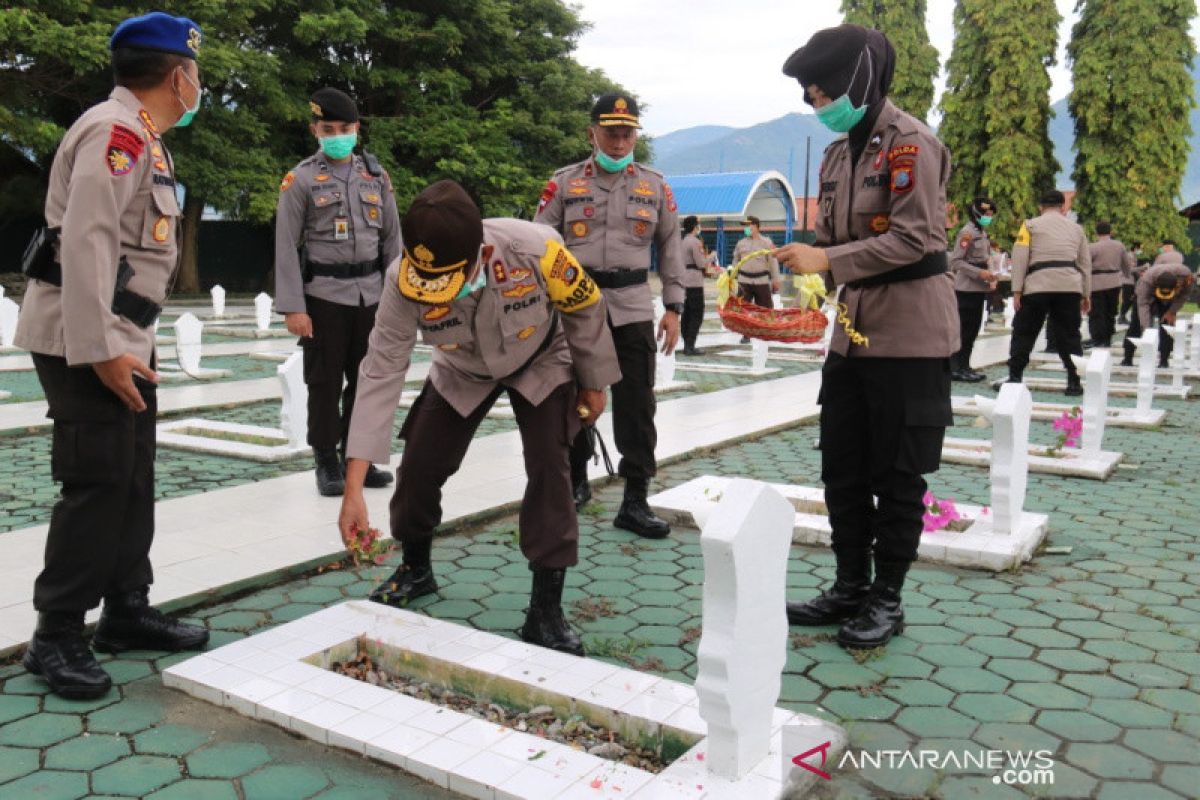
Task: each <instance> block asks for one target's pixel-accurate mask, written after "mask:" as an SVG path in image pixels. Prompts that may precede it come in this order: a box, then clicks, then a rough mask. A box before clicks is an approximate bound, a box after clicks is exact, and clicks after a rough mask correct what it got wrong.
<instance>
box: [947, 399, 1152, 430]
mask: <svg viewBox="0 0 1200 800" xmlns="http://www.w3.org/2000/svg"><path fill="white" fill-rule="evenodd" d="M950 402H951V404H952V406H953V411H954V413H955V414H956V415H958V416H960V417H977V416H981V414H982V407H981V406H980V404H979V403H978V402H977V398H976V397H967V396H965V395H954V396H952V397H951V398H950ZM1075 406H1076V404H1074V403H1039V402H1035V403H1034V404H1033V415H1032V419H1036V420H1038V421H1040V422H1053V421H1054V420H1056V419H1058V418H1059V417H1061V416H1062V415H1063V414H1065V413H1068V412H1070V410H1071V409H1072V408H1075ZM1105 414H1106V415H1107V416H1106V420H1105V424H1107V425H1111V426H1113V427H1115V428H1154V427H1157V426H1159V425H1161V424H1162V421H1163V419H1164V418H1165V417H1166V416H1167V412H1166V411H1165V410H1163V409H1161V408H1158V409H1153V410H1151V411H1150V412H1149V413H1148V414H1143V413H1141V412H1140V411H1138V409H1136V408H1128V407H1123V406H1122V407H1118V406H1109V407H1108V408H1107V409H1105Z"/></svg>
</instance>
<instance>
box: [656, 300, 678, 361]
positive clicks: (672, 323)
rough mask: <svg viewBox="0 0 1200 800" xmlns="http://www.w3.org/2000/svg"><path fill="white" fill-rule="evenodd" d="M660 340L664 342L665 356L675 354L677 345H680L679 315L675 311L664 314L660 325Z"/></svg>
mask: <svg viewBox="0 0 1200 800" xmlns="http://www.w3.org/2000/svg"><path fill="white" fill-rule="evenodd" d="M658 340H659V341H660V342H662V352H663V355H667V356H669V355H671V353H674V352H675V345H677V344H679V315H678V314H676V313H675V312H674V311H668V312H666V313H665V314H663V317H662V320H661V321H660V322H659V323H658Z"/></svg>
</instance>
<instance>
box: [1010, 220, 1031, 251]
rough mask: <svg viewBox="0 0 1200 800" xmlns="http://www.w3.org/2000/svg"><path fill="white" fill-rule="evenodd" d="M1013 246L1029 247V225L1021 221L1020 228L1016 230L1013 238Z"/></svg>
mask: <svg viewBox="0 0 1200 800" xmlns="http://www.w3.org/2000/svg"><path fill="white" fill-rule="evenodd" d="M1013 246H1014V247H1029V227H1028V226H1027V225H1026V224H1025V223H1024V222H1022V223H1021V230H1019V231H1017V238H1016V239H1014V240H1013Z"/></svg>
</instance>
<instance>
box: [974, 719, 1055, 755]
mask: <svg viewBox="0 0 1200 800" xmlns="http://www.w3.org/2000/svg"><path fill="white" fill-rule="evenodd" d="M971 738H973V739H974V740H975V741H977V742H979V743H980V744H982V745H983V746H985V747H990V748H992V749H994V750H1009V751H1013V752H1016V751H1027V750H1050V751H1052V752H1053V751H1056V750H1058V748H1059V746H1060V745H1061V743H1062V742H1061V740H1060V739H1058V738H1057V737H1055V736H1052V735H1050V734H1049V733H1046V732H1045V731H1043V730H1041V729H1039V728H1035V727H1033V726H1032V725H1028V724H1018V723H1012V722H985V723H984V724H982V725H980V726H979V730H977V731H975V735H974V736H972V737H971Z"/></svg>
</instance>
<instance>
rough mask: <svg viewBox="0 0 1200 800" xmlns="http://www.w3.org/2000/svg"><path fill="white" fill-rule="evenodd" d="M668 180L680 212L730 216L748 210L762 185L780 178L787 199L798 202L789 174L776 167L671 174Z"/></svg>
mask: <svg viewBox="0 0 1200 800" xmlns="http://www.w3.org/2000/svg"><path fill="white" fill-rule="evenodd" d="M667 181H668V182H669V183H670V184H671V189H672V190H673V191H674V192H675V200H676V202H677V203H678V204H679V213H680V215H681V216H684V215H687V214H695V215H696V216H728V217H736V216H741V215H744V214H745V213H746V208H747V206H749V204H750V201H751V199H753V197H754V195H755V193H756V192H758V190H759V187H760V186H762V185H763V184H764V183H768V182H770V181H778V182H779V183H780V184H781V185H782V187H783V190H784V192H786V194H787V200H788V201H789V202H791V203H792V204H793V207H794V203H795V193H794V192H793V191H792V187H791V186H790V185H788V182H787V178H785V177H784V176H783V174H782V173H779V172H775V171H774V170H771V171H767V172H710V173H702V174H697V175H670V176H668V177H667Z"/></svg>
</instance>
